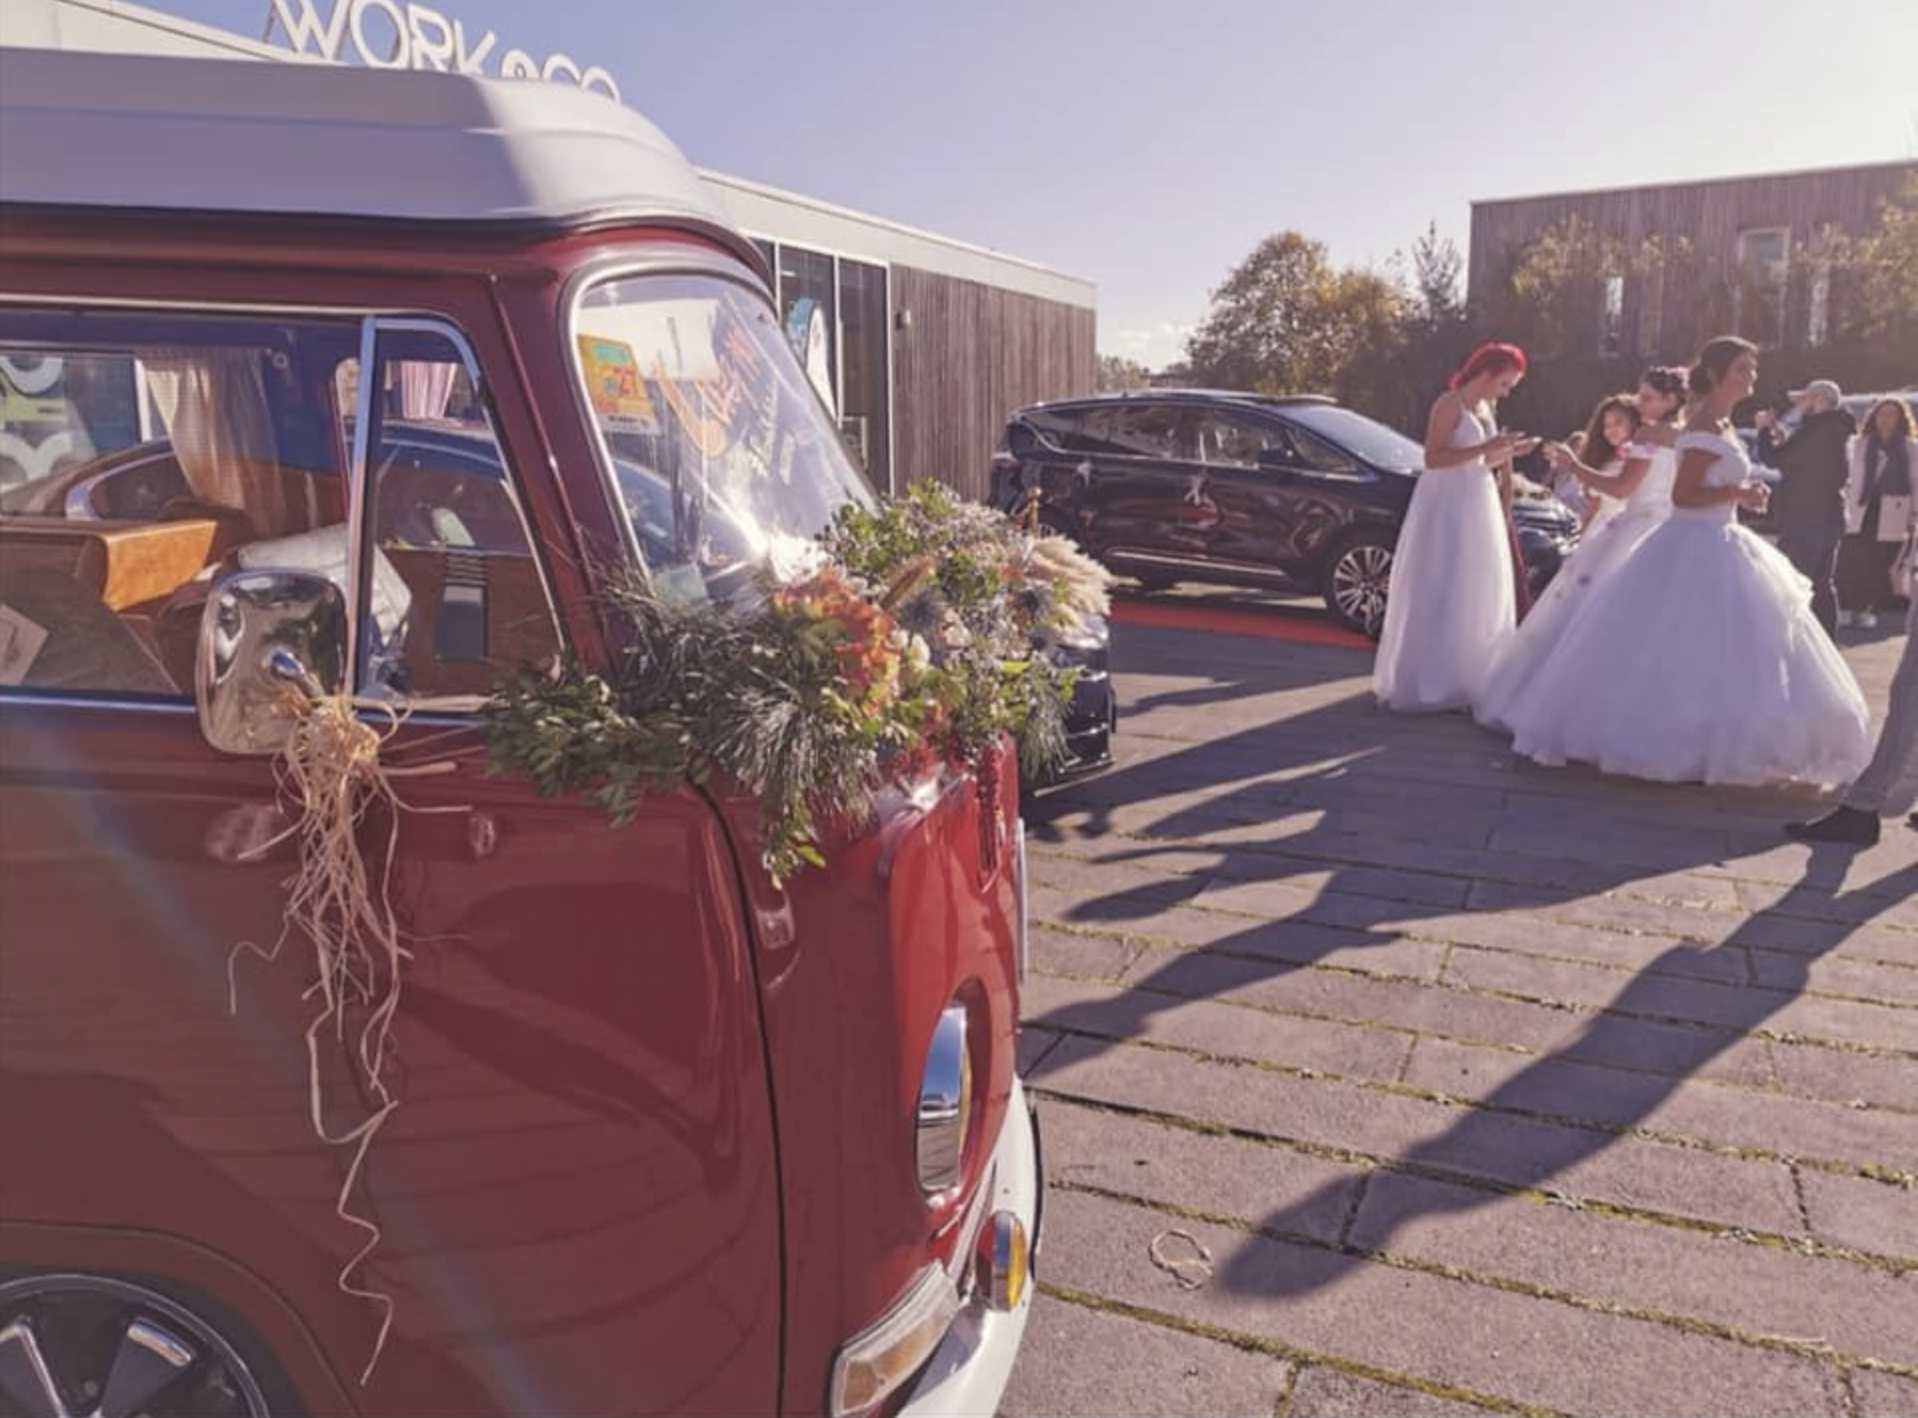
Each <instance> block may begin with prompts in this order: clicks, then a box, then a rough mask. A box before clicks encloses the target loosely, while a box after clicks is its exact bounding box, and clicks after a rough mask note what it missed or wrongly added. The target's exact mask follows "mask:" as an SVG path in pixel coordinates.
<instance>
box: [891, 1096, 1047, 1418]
mask: <svg viewBox="0 0 1918 1418" xmlns="http://www.w3.org/2000/svg"><path fill="white" fill-rule="evenodd" d="M990 1175H991V1176H992V1179H993V1182H992V1188H993V1195H992V1198H991V1200H990V1201H989V1202H988V1203H987V1206H986V1212H987V1214H990V1213H992V1212H995V1211H1010V1212H1012V1213H1013V1214H1014V1215H1016V1216H1017V1217H1018V1218H1019V1220H1020V1222H1021V1223H1022V1224H1023V1225H1024V1226H1025V1228H1026V1235H1027V1237H1028V1238H1029V1244H1028V1252H1029V1254H1030V1255H1031V1256H1032V1257H1033V1258H1034V1260H1035V1261H1036V1258H1037V1256H1038V1252H1039V1219H1040V1205H1041V1197H1042V1193H1043V1189H1044V1186H1045V1180H1044V1178H1043V1177H1042V1176H1041V1175H1040V1171H1039V1119H1038V1115H1037V1113H1036V1112H1034V1110H1033V1109H1032V1108H1031V1106H1030V1105H1029V1104H1028V1103H1027V1101H1026V1094H1025V1089H1024V1087H1023V1086H1022V1085H1021V1084H1020V1082H1019V1080H1018V1079H1016V1078H1015V1079H1013V1081H1012V1098H1011V1101H1010V1103H1009V1104H1008V1105H1007V1108H1006V1120H1005V1124H1004V1127H1003V1128H1002V1130H1001V1131H1000V1134H999V1142H998V1145H997V1146H996V1147H994V1149H993V1155H992V1164H991V1169H990ZM1035 1283H1036V1279H1035V1277H1033V1276H1030V1275H1029V1276H1028V1278H1027V1281H1026V1286H1025V1293H1024V1294H1023V1295H1021V1296H1020V1299H1019V1303H1018V1304H1017V1305H1016V1306H1014V1307H1013V1308H1012V1309H1010V1310H1003V1311H1002V1310H994V1309H991V1308H990V1307H989V1306H988V1305H987V1304H986V1302H985V1300H984V1299H983V1298H982V1297H981V1296H979V1295H976V1294H975V1295H973V1296H971V1297H969V1298H968V1299H967V1300H966V1302H965V1304H964V1305H963V1306H961V1308H960V1310H959V1313H958V1315H957V1316H956V1317H955V1318H954V1319H953V1322H952V1327H951V1328H950V1329H948V1330H947V1331H946V1337H945V1339H944V1340H943V1341H942V1342H941V1343H940V1345H939V1347H938V1348H937V1349H935V1350H934V1351H933V1355H932V1358H931V1359H930V1360H928V1361H927V1363H926V1367H925V1370H924V1371H923V1372H922V1373H921V1374H920V1375H919V1377H918V1379H916V1380H915V1381H914V1383H913V1385H912V1387H911V1389H910V1390H909V1397H908V1398H907V1399H906V1402H905V1406H904V1407H903V1408H901V1409H900V1413H901V1414H903V1415H910V1418H939V1416H940V1415H947V1414H973V1413H976V1414H980V1415H982V1418H989V1415H991V1414H993V1413H996V1412H997V1411H998V1409H999V1400H1000V1398H1001V1397H1002V1396H1003V1395H1004V1393H1005V1391H1006V1382H1007V1380H1009V1379H1010V1378H1011V1377H1012V1363H1013V1360H1014V1359H1015V1358H1017V1357H1018V1354H1019V1345H1020V1342H1021V1341H1022V1340H1023V1339H1024V1337H1025V1332H1026V1317H1027V1316H1028V1314H1030V1313H1031V1310H1032V1292H1033V1285H1034V1284H1035Z"/></svg>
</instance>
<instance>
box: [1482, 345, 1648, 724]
mask: <svg viewBox="0 0 1918 1418" xmlns="http://www.w3.org/2000/svg"><path fill="white" fill-rule="evenodd" d="M1684 390H1685V375H1684V372H1683V371H1681V370H1666V369H1651V370H1647V371H1646V373H1645V377H1644V378H1643V379H1641V380H1640V381H1639V385H1638V392H1637V393H1636V394H1632V395H1627V394H1614V395H1612V396H1611V397H1610V398H1607V399H1604V400H1602V401H1601V402H1600V403H1599V406H1598V408H1597V409H1596V410H1594V411H1593V414H1592V423H1591V427H1590V428H1589V429H1588V430H1587V431H1586V435H1585V443H1584V445H1583V446H1584V448H1585V449H1588V450H1591V454H1590V457H1589V460H1588V461H1589V463H1596V464H1598V465H1599V466H1597V467H1592V466H1588V463H1587V461H1580V460H1578V459H1573V458H1572V457H1571V455H1570V453H1569V452H1568V451H1567V450H1565V449H1564V448H1563V447H1561V446H1560V445H1558V444H1552V445H1550V446H1549V447H1548V449H1547V451H1548V452H1549V453H1551V455H1552V461H1553V463H1554V464H1555V465H1556V466H1557V467H1559V468H1560V469H1564V470H1569V471H1572V472H1575V473H1576V474H1577V475H1578V476H1579V477H1580V479H1581V480H1582V481H1583V482H1584V483H1585V484H1586V485H1587V486H1588V487H1591V488H1594V489H1609V490H1610V491H1611V492H1612V494H1613V495H1612V496H1609V497H1606V498H1605V502H1604V505H1603V506H1602V507H1601V509H1600V511H1599V513H1598V515H1597V516H1596V517H1595V518H1593V519H1592V524H1591V526H1590V527H1589V528H1587V530H1586V532H1585V535H1584V537H1583V539H1582V540H1581V541H1580V543H1579V546H1578V549H1577V550H1576V551H1574V552H1573V553H1572V555H1571V558H1570V560H1568V561H1567V562H1566V563H1565V565H1564V567H1563V568H1561V569H1560V571H1559V573H1558V575H1557V576H1556V577H1554V578H1553V579H1552V584H1551V585H1550V586H1548V587H1547V588H1546V590H1545V594H1544V595H1543V596H1541V597H1539V601H1538V604H1537V605H1536V606H1534V607H1533V608H1532V613H1531V614H1530V615H1528V616H1527V617H1526V618H1525V620H1524V621H1523V622H1522V623H1521V624H1520V625H1519V628H1518V631H1517V633H1516V634H1513V635H1510V636H1508V637H1506V639H1505V641H1504V643H1503V644H1502V645H1501V646H1500V647H1499V651H1498V656H1497V658H1496V660H1495V661H1494V663H1493V666H1492V671H1491V673H1490V674H1489V675H1488V676H1487V677H1486V682H1485V687H1484V689H1483V691H1482V692H1481V693H1480V696H1479V699H1478V702H1477V704H1476V705H1475V706H1474V707H1473V712H1474V713H1475V714H1476V715H1477V716H1478V719H1479V722H1480V723H1482V724H1487V725H1490V726H1491V727H1493V728H1498V729H1504V730H1506V731H1507V732H1510V731H1512V730H1513V729H1514V728H1515V727H1516V726H1517V725H1518V724H1519V723H1521V722H1524V721H1525V720H1526V717H1527V714H1526V692H1527V691H1528V690H1529V689H1530V688H1531V686H1532V684H1533V682H1534V681H1535V680H1536V679H1537V677H1538V671H1539V669H1540V667H1541V666H1542V665H1544V664H1545V662H1546V661H1547V660H1549V659H1550V658H1552V657H1553V656H1554V655H1556V654H1558V653H1559V651H1560V648H1561V647H1562V646H1563V645H1564V644H1565V642H1566V637H1567V635H1568V633H1569V632H1570V630H1571V628H1572V625H1573V624H1574V622H1576V621H1577V619H1578V617H1579V615H1580V613H1581V612H1582V611H1583V610H1584V609H1585V607H1586V606H1588V605H1589V604H1591V600H1592V594H1593V592H1594V591H1596V590H1597V588H1598V587H1599V586H1600V585H1602V584H1603V583H1604V582H1605V581H1606V580H1608V579H1609V578H1610V577H1611V576H1612V574H1613V573H1614V572H1616V571H1617V570H1618V568H1619V567H1621V566H1623V565H1624V564H1625V562H1626V561H1627V560H1628V559H1629V558H1630V557H1631V555H1632V553H1633V552H1635V551H1637V550H1638V548H1639V545H1640V543H1642V542H1643V541H1644V540H1645V538H1647V537H1648V536H1650V535H1651V534H1652V532H1653V530H1654V529H1656V528H1657V527H1658V525H1659V524H1660V523H1661V522H1663V521H1664V520H1665V518H1666V517H1668V516H1669V515H1670V514H1671V510H1672V481H1673V479H1674V478H1675V477H1676V476H1677V473H1678V454H1677V451H1676V450H1675V449H1673V448H1672V447H1671V446H1670V445H1671V444H1672V442H1673V441H1674V439H1675V438H1676V435H1677V430H1676V429H1675V428H1674V427H1673V426H1672V420H1673V419H1674V418H1675V416H1676V415H1677V414H1678V413H1679V411H1680V410H1681V409H1682V408H1683V407H1684V397H1685V395H1684Z"/></svg>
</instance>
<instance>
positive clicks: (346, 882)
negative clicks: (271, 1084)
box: [227, 694, 462, 1384]
mask: <svg viewBox="0 0 1918 1418" xmlns="http://www.w3.org/2000/svg"><path fill="white" fill-rule="evenodd" d="M288 706H289V712H290V713H291V715H292V717H293V728H292V732H291V734H290V735H289V736H288V738H287V741H286V743H285V745H284V746H283V747H282V748H281V749H280V751H279V754H278V755H277V757H276V759H275V762H274V773H275V778H276V780H277V782H278V785H279V793H280V801H281V803H282V805H283V808H284V809H285V811H286V812H287V813H288V814H289V815H290V816H291V817H292V819H293V823H292V825H291V826H290V827H289V828H287V830H286V831H285V832H282V833H280V834H279V835H278V836H277V837H274V838H273V839H272V840H271V841H268V842H265V843H263V844H261V845H260V846H259V847H257V848H255V849H254V850H253V852H251V853H250V854H249V855H250V856H253V857H256V858H257V857H260V856H263V855H265V854H266V852H268V851H269V850H271V849H272V848H273V847H275V846H277V845H278V844H279V843H282V842H285V841H288V840H291V841H292V842H293V843H294V846H295V850H296V854H297V860H298V863H299V865H298V867H297V869H296V870H295V871H294V873H293V875H292V876H290V877H288V878H287V879H286V881H285V883H284V885H285V888H286V908H285V915H284V921H283V925H282V928H281V931H280V934H279V936H278V938H277V939H275V940H274V942H273V944H272V945H271V946H261V945H258V944H257V943H255V942H252V941H242V942H241V943H240V944H239V945H237V946H235V947H234V949H233V951H232V954H231V955H230V956H229V958H228V965H227V984H228V1007H229V1009H230V1010H231V1011H232V1012H234V1013H238V1011H239V986H238V981H237V979H236V977H235V967H236V966H237V964H238V961H239V958H240V956H241V955H243V954H250V955H256V956H259V957H260V958H261V959H264V960H266V961H268V962H272V961H274V960H276V959H278V958H279V955H280V951H281V949H282V948H283V947H284V946H285V945H286V943H287V941H288V940H290V939H293V938H296V937H298V938H303V939H305V940H306V941H307V942H308V943H310V944H311V945H312V947H313V967H314V979H313V981H312V983H311V984H310V985H309V986H308V987H307V989H306V991H305V994H304V996H303V997H304V998H306V999H309V1000H310V999H317V1000H318V1001H319V1006H320V1008H319V1012H318V1013H317V1014H315V1015H314V1017H313V1020H312V1022H311V1023H310V1024H309V1025H308V1026H307V1030H306V1054H307V1090H308V1107H309V1109H310V1112H311V1115H312V1123H313V1131H314V1133H315V1134H316V1135H317V1136H318V1137H319V1139H320V1141H321V1142H323V1143H325V1144H326V1145H327V1146H329V1147H339V1148H347V1149H350V1154H351V1155H350V1160H349V1162H348V1164H347V1169H346V1175H345V1177H344V1179H343V1180H342V1181H341V1184H340V1190H339V1196H338V1198H337V1200H336V1202H335V1205H334V1212H335V1214H336V1215H338V1216H339V1218H340V1219H341V1220H342V1221H344V1222H346V1223H347V1225H349V1226H351V1227H353V1228H354V1229H355V1230H357V1231H360V1232H362V1233H363V1234H364V1235H365V1237H366V1240H365V1243H364V1244H363V1245H362V1246H361V1247H360V1248H359V1249H358V1250H357V1251H355V1252H354V1253H353V1255H352V1257H351V1258H350V1259H348V1261H347V1262H346V1264H345V1265H344V1266H342V1267H341V1268H340V1273H339V1280H338V1283H339V1288H340V1290H341V1292H342V1293H344V1294H347V1295H351V1296H353V1297H355V1298H356V1299H361V1300H365V1301H367V1302H368V1303H370V1304H371V1305H373V1306H374V1307H375V1308H376V1309H377V1310H378V1311H379V1314H380V1324H379V1332H378V1334H377V1335H376V1336H375V1338H374V1341H373V1351H372V1354H371V1356H370V1357H369V1358H368V1360H367V1365H366V1369H365V1371H364V1372H363V1373H362V1374H361V1375H360V1382H361V1383H362V1384H364V1383H365V1382H366V1381H367V1380H368V1379H370V1378H371V1377H372V1374H373V1369H374V1367H375V1365H377V1364H378V1363H379V1359H380V1353H381V1351H382V1350H383V1349H384V1348H385V1347H386V1339H387V1335H388V1333H389V1332H390V1331H391V1329H392V1326H393V1312H394V1303H393V1298H392V1296H390V1295H388V1294H385V1293H383V1292H381V1291H378V1290H374V1289H371V1288H369V1287H368V1286H366V1285H365V1284H363V1283H361V1282H360V1281H358V1280H357V1279H356V1278H355V1277H356V1275H357V1273H358V1272H359V1271H360V1269H361V1267H362V1266H363V1265H364V1264H365V1262H366V1260H367V1258H368V1257H369V1256H371V1255H372V1254H373V1252H374V1251H375V1250H377V1249H378V1248H379V1244H380V1240H381V1235H382V1232H381V1228H380V1226H379V1223H378V1222H377V1221H376V1220H375V1219H374V1218H373V1217H372V1216H370V1215H369V1214H367V1212H366V1211H365V1210H364V1209H361V1210H355V1209H354V1205H353V1194H354V1192H355V1191H356V1189H357V1188H358V1186H359V1182H360V1174H361V1171H362V1169H363V1168H364V1166H365V1162H366V1155H367V1151H368V1149H369V1148H370V1147H371V1146H372V1144H373V1139H374V1138H375V1137H376V1136H378V1134H379V1131H380V1129H381V1128H382V1127H384V1126H385V1124H386V1121H387V1119H388V1118H390V1117H391V1116H392V1114H393V1111H394V1110H395V1109H396V1108H398V1107H399V1104H400V1098H399V1095H398V1092H397V1091H396V1084H395V1081H394V1077H393V1075H394V1073H395V1071H396V1068H397V1054H396V1051H395V1047H394V1039H393V1026H394V1021H395V1020H396V1018H397V1017H398V1014H399V1008H400V987H401V980H402V977H403V969H402V967H403V966H404V964H405V962H406V961H407V960H409V959H410V958H411V952H409V951H408V950H407V948H406V946H405V944H404V943H403V941H402V938H401V931H400V926H399V921H398V918H397V917H396V915H395V914H394V910H393V903H392V894H391V887H392V871H393V862H394V859H395V856H396V855H397V852H396V849H397V846H398V841H399V822H400V815H401V814H402V813H404V812H409V811H421V810H423V809H413V808H409V807H408V806H407V804H406V803H404V802H403V801H402V800H401V799H400V797H399V794H398V793H397V792H396V791H395V789H394V786H393V780H394V779H396V778H400V777H405V776H415V775H419V774H423V773H441V772H448V771H451V769H452V767H453V765H452V764H450V763H438V764H428V765H424V766H421V767H408V768H389V767H387V766H385V765H384V764H382V762H381V761H380V755H381V751H382V749H383V748H384V747H385V745H386V742H387V741H388V740H389V739H390V738H391V737H392V736H393V734H394V733H396V732H397V731H398V730H399V728H400V725H401V722H402V719H401V717H400V716H398V715H393V716H392V717H391V718H390V720H389V722H388V723H387V724H385V725H383V726H380V727H375V726H374V725H372V724H369V723H368V722H367V721H366V720H365V719H363V718H361V717H360V715H359V713H358V711H357V710H356V708H355V706H354V704H353V702H352V700H351V699H349V698H348V697H346V696H344V695H331V696H322V697H316V698H311V699H308V698H306V697H305V696H304V695H299V694H290V695H289V700H288ZM375 810H383V811H384V813H385V816H386V822H385V825H384V832H383V838H384V840H383V841H382V843H381V844H380V846H381V850H380V851H379V853H378V860H379V861H380V863H381V865H380V867H379V869H378V871H377V873H375V872H374V871H372V870H371V869H369V867H368V865H367V853H366V852H365V851H364V850H363V849H362V845H361V834H362V831H363V830H364V829H365V827H366V825H367V820H368V818H369V816H371V815H372V814H373V813H374V812H375ZM433 810H436V811H461V810H462V809H458V808H452V809H433ZM329 1035H330V1036H331V1039H332V1042H333V1044H334V1045H335V1047H336V1048H337V1050H338V1056H339V1061H340V1062H341V1063H343V1064H344V1065H345V1067H346V1070H347V1072H348V1074H349V1075H350V1076H351V1079H352V1084H353V1086H352V1088H351V1089H350V1090H348V1091H349V1092H350V1093H351V1094H352V1103H353V1107H352V1112H353V1114H354V1115H355V1116H356V1117H357V1121H355V1122H353V1123H352V1124H351V1125H350V1126H347V1127H345V1128H335V1127H333V1126H330V1125H329V1124H328V1121H327V1113H328V1107H327V1101H328V1099H327V1089H326V1087H325V1082H324V1076H325V1066H324V1065H325V1060H324V1058H323V1056H322V1052H321V1051H322V1048H323V1046H324V1044H325V1042H326V1040H327V1038H328V1036H329Z"/></svg>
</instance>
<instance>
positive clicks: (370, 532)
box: [340, 322, 561, 699]
mask: <svg viewBox="0 0 1918 1418" xmlns="http://www.w3.org/2000/svg"><path fill="white" fill-rule="evenodd" d="M361 379H362V375H361V372H360V370H359V365H358V361H357V360H354V361H351V362H349V363H348V364H347V365H345V366H343V367H342V369H341V372H340V382H341V385H342V389H343V391H344V390H346V389H349V388H350V389H351V391H352V393H353V395H354V396H355V397H354V399H353V401H348V400H346V399H342V401H341V404H340V408H341V412H342V430H341V431H342V434H343V437H344V438H345V439H347V440H351V438H352V436H353V434H354V432H355V429H354V421H355V420H356V419H357V418H358V416H359V415H358V409H359V407H360V405H359V403H358V395H359V394H360V393H362V392H363V391H362V390H361V389H360V381H361ZM365 392H370V411H371V416H372V421H371V423H370V425H369V427H368V431H367V440H366V459H367V462H366V469H367V483H366V503H365V506H366V522H367V554H366V555H365V556H364V557H363V558H362V561H363V573H364V577H365V580H364V582H363V583H362V597H361V600H360V604H361V605H362V606H364V607H365V608H366V609H365V610H364V612H363V613H362V615H361V617H360V625H361V632H360V688H361V692H362V693H366V694H372V695H377V696H381V697H386V698H395V699H439V698H447V697H466V696H478V695H486V694H489V693H491V692H492V690H493V688H494V687H495V685H496V684H497V682H498V680H499V677H500V674H501V672H502V671H504V670H506V669H511V668H525V667H541V668H543V667H546V666H549V665H551V664H552V663H554V661H555V660H556V658H557V657H558V655H559V653H560V648H561V646H560V638H559V631H558V626H557V623H556V620H555V617H554V613H553V606H552V602H551V600H550V598H549V596H548V594H547V590H546V583H545V580H544V578H543V576H542V574H541V571H540V565H539V561H538V558H537V557H536V556H535V555H534V553H533V545H532V538H531V536H530V534H529V532H528V526H527V520H526V517H525V515H524V511H523V509H522V507H521V503H520V496H519V492H518V490H517V488H516V487H515V485H514V481H513V477H512V474H511V472H510V470H509V467H508V464H507V459H506V456H505V453H504V451H503V450H502V448H501V446H500V442H499V439H498V438H497V437H496V436H495V434H494V431H493V426H492V423H491V421H490V419H489V417H488V415H487V411H486V408H485V405H484V404H483V402H482V401H481V400H480V398H479V396H478V390H477V389H476V388H475V385H474V381H473V379H472V377H471V375H470V374H469V364H468V357H467V352H466V351H465V350H464V348H463V347H462V346H461V345H460V344H458V343H456V341H455V340H454V339H453V338H452V337H451V336H450V335H449V334H448V333H447V332H446V331H444V330H443V329H440V328H437V327H432V326H427V325H423V324H414V323H407V322H395V323H391V324H389V323H388V322H381V325H380V329H379V334H378V341H377V344H376V356H375V361H374V369H373V376H372V379H371V382H370V390H369V391H365Z"/></svg>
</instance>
